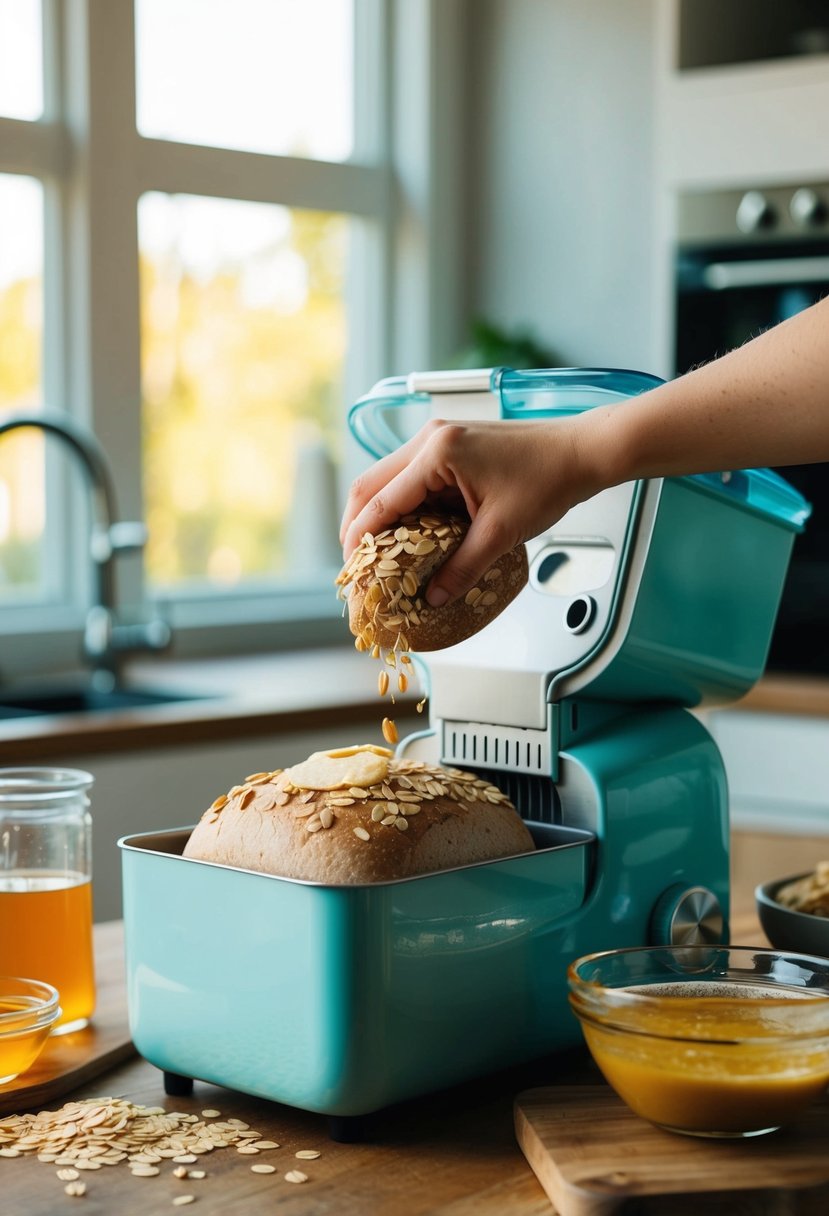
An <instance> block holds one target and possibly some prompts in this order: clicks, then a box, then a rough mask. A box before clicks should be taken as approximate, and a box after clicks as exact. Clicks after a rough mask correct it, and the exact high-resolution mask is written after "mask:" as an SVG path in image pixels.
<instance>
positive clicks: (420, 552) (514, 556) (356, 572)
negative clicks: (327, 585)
mask: <svg viewBox="0 0 829 1216" xmlns="http://www.w3.org/2000/svg"><path fill="white" fill-rule="evenodd" d="M468 531H469V520H468V519H465V518H462V517H461V516H458V515H441V514H440V513H439V512H434V513H433V512H431V511H429V512H422V513H414V514H412V515H405V516H404V517H403V518H402V519H401V520H400V521H399V523H398V524H396V525H395V526H394V527H392V528H387V529H386V530H385V531H383V532H378V534H377V535H376V536H373V535H372V534H371V533H370V532H366V533H365V535H364V536H363V538H362V540H361V541H360V543H359V545H358V546H357V548H356V549H355V550H354V552H353V553H352V554H351V557H350V558H349V560H348V562H347V563H346V565H345V566H344V567H343V569H342V570H341V572H340V574H339V576H338V578H337V583H338V584H339V585H340V587H341V588H342V591H341V594H342V595H344V596H347V598H348V623H349V626H350V628H351V632H352V633H353V634H354V636H355V637H356V639H357V645H358V648H359V649H361V650H371V649H374V648H377V647H379V648H380V649H381V650H397V651H404V652H405V651H409V650H417V651H425V650H442V649H444V647H446V646H454V645H455V644H456V643H457V642H462V641H463V640H464V638H468V637H471V636H472V634H473V633H477V632H478V630H480V629H483V628H484V626H485V625H488V624H489V622H490V621H492V620H494V619H495V617H496V616H498V614H499V613H501V612H503V610H504V609H505V608H506V607H507V605H508V604H509V603H510V602H511V601H512V600H513V599H515V597H516V595H517V594H518V592H519V591H520V590H521V589H522V587H524V586H525V584H526V582H527V578H528V576H529V571H528V566H527V551H526V549H525V548H524V546H523V545H516V547H515V548H514V549H512V550H510V552H509V553H506V554H505V555H504V556H503V557H501V558H499V559H498V561H496V562H494V563H493V564H492V565H491V566H490V568H489V569H488V570H487V571H486V572H485V573H484V574H483V576H482V577H481V578H480V579H479V580H478V582H477V583H476V584H475V586H474V587H472V588H470V590H469V591H468V592H467V593H466V596H465V597H464V598H462V599H459V600H455V601H454V602H453V603H451V604H445V605H444V606H443V607H441V608H433V607H432V606H431V605H430V604H428V603H427V601H426V600H425V598H424V592H425V590H426V587H427V586H428V584H429V581H430V580H431V578H432V575H433V574H434V573H435V571H436V570H437V569H438V567H439V566H441V565H442V564H443V563H444V562H445V561H446V560H447V559H448V558H450V557H451V556H452V554H453V553H454V552H455V550H456V549H457V548H458V546H459V545H460V543H461V541H462V540H463V538H464V537H465V536H466V533H467V532H468Z"/></svg>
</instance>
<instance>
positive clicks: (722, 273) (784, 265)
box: [702, 257, 829, 291]
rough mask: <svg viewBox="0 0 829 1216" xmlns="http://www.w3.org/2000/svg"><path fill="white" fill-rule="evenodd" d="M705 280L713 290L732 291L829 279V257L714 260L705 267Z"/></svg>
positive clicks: (703, 274) (706, 284)
mask: <svg viewBox="0 0 829 1216" xmlns="http://www.w3.org/2000/svg"><path fill="white" fill-rule="evenodd" d="M702 281H703V283H704V285H705V286H706V287H707V288H708V289H709V290H710V291H729V290H730V289H732V288H734V287H773V286H775V285H776V284H778V283H792V284H794V283H820V282H829V257H822V258H769V260H768V261H761V260H759V259H758V260H756V261H750V262H710V263H709V264H708V265H707V266H706V267H705V268H704V269H703V272H702Z"/></svg>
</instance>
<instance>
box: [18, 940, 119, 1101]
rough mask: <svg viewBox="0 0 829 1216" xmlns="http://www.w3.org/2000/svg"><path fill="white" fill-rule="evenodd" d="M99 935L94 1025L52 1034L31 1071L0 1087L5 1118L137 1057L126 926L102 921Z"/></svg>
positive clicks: (67, 1091) (63, 1092)
mask: <svg viewBox="0 0 829 1216" xmlns="http://www.w3.org/2000/svg"><path fill="white" fill-rule="evenodd" d="M93 936H94V943H95V979H96V984H97V1003H96V1009H95V1015H94V1017H93V1020H92V1023H91V1024H90V1025H89V1026H87V1027H86V1029H85V1030H77V1031H75V1033H74V1034H63V1035H57V1036H52V1037H50V1038H49V1039H48V1040H47V1043H46V1046H45V1047H44V1049H43V1051H42V1052H41V1054H40V1055H39V1056H38V1058H37V1059H36V1060H35V1062H34V1064H33V1065H32V1067H31V1068H30V1069H28V1071H27V1072H24V1073H23V1074H22V1075H21V1076H19V1077H18V1078H17V1080H15V1081H10V1082H9V1084H8V1085H2V1086H0V1118H2V1116H3V1115H12V1114H19V1113H21V1112H22V1111H25V1110H31V1109H33V1108H34V1107H43V1106H46V1105H48V1104H49V1103H50V1102H53V1101H55V1100H56V1099H57V1098H61V1097H63V1095H64V1094H67V1093H69V1092H70V1090H73V1089H76V1088H77V1086H79V1085H81V1084H82V1083H83V1082H84V1081H88V1080H90V1079H91V1078H93V1077H96V1076H98V1075H99V1074H100V1073H102V1072H106V1070H107V1069H108V1068H111V1067H112V1066H113V1065H115V1064H118V1063H120V1061H121V1060H125V1059H127V1058H128V1057H129V1056H132V1055H135V1048H134V1047H133V1045H132V1042H131V1040H130V1032H129V1025H128V1020H127V989H126V979H125V975H124V929H123V925H122V924H121V922H120V921H110V922H109V923H107V924H102V925H96V926H95V928H94V930H93Z"/></svg>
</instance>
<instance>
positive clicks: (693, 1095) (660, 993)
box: [567, 946, 829, 1137]
mask: <svg viewBox="0 0 829 1216" xmlns="http://www.w3.org/2000/svg"><path fill="white" fill-rule="evenodd" d="M567 978H568V985H569V999H570V1005H571V1007H572V1009H573V1011H574V1013H575V1014H576V1016H577V1017H578V1019H579V1021H580V1023H581V1028H582V1032H583V1034H584V1038H585V1041H586V1042H587V1046H588V1048H589V1049H590V1053H591V1055H592V1056H593V1059H594V1060H595V1062H596V1064H597V1065H598V1066H599V1068H600V1069H601V1071H602V1073H603V1074H604V1077H605V1079H606V1080H607V1081H608V1083H609V1084H610V1085H611V1087H612V1088H613V1089H614V1090H615V1091H616V1093H617V1094H618V1095H619V1097H620V1098H622V1100H623V1101H624V1102H626V1103H627V1105H628V1106H629V1107H630V1108H631V1110H633V1111H634V1112H635V1113H636V1114H637V1115H640V1116H641V1117H642V1118H644V1119H647V1120H649V1121H650V1122H651V1123H655V1124H656V1125H657V1126H659V1127H662V1128H665V1129H666V1130H668V1131H673V1132H681V1133H683V1134H685V1135H690V1136H711V1137H746V1136H760V1135H763V1134H765V1133H767V1132H773V1131H777V1129H778V1128H780V1127H782V1126H783V1125H784V1124H787V1123H790V1122H792V1120H794V1119H796V1118H797V1117H798V1116H799V1115H800V1114H801V1113H802V1112H803V1111H804V1110H805V1109H806V1108H807V1107H808V1106H809V1105H810V1104H811V1103H812V1102H814V1101H815V1100H816V1099H817V1098H819V1097H820V1095H821V1094H822V1093H823V1092H824V1091H825V1090H826V1087H827V1084H829V959H823V958H817V957H812V956H810V955H804V954H790V953H786V952H785V951H779V950H763V949H759V948H754V947H751V946H651V947H642V948H633V949H625V950H609V951H605V952H603V953H600V954H588V955H585V956H584V957H583V958H579V959H576V961H575V962H574V963H572V964H571V966H570V968H569V971H568V976H567Z"/></svg>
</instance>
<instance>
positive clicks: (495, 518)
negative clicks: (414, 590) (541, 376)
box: [340, 417, 598, 608]
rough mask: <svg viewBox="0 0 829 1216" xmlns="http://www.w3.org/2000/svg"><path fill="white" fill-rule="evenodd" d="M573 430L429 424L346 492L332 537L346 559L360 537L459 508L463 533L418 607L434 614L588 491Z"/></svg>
mask: <svg viewBox="0 0 829 1216" xmlns="http://www.w3.org/2000/svg"><path fill="white" fill-rule="evenodd" d="M578 422H579V420H578V418H575V417H574V418H561V419H556V420H554V421H545V422H524V421H516V422H512V421H501V422H464V423H460V422H451V421H444V420H441V419H434V420H432V421H431V422H429V423H427V424H426V425H425V426H424V427H423V428H422V429H421V430H420V431H418V433H417V434H416V435H415V436H414V437H413V438H412V439H410V440H409V441H408V443H405V444H403V446H402V447H400V448H399V449H398V450H397V451H396V452H392V453H391V454H390V455H389V456H386V457H384V459H383V460H380V461H378V462H377V464H375V465H373V466H372V467H371V468H370V469H368V470H367V471H366V472H365V473H364V474H363V475H362V476H361V477H358V478H357V480H356V481H355V482H354V484H353V485H352V487H351V492H350V494H349V497H348V502H347V504H346V508H345V513H344V515H343V522H342V526H341V529H340V540H341V542H342V544H343V551H344V555H345V557H346V558H348V556H349V555H350V554H351V552H352V551H353V549H354V548H355V546H356V545H357V543H358V542H359V540H360V537H361V536H362V535H363V534H364V533H365V532H371V533H375V534H376V533H377V532H381V531H382V530H383V528H386V527H388V526H389V525H390V524H392V523H393V522H394V521H395V520H397V519H399V518H400V516H401V515H405V514H407V513H408V512H409V511H414V510H415V509H416V508H417V507H419V506H421V504H423V503H424V502H425V501H434V500H436V499H437V500H438V501H440V502H441V503H442V504H443V505H447V502H448V503H450V504H452V505H454V506H455V507H456V508H457V507H458V506H460V505H461V504H462V505H463V506H464V507H465V509H466V511H467V513H468V515H469V517H470V519H471V521H472V523H471V526H470V528H469V532H468V533H467V536H466V538H465V539H464V541H463V543H462V544H461V545H460V547H459V548H458V549H457V551H456V552H455V553H454V554H453V556H452V557H451V558H449V560H448V561H446V562H445V564H444V565H443V566H441V568H440V569H439V570H438V572H437V573H436V575H435V576H434V578H433V579H432V581H431V583H430V584H429V587H428V589H427V591H426V599H427V600H428V602H429V603H430V604H432V605H433V607H436V608H439V607H440V606H441V605H442V604H445V603H448V602H449V601H450V600H454V599H457V598H458V597H459V596H462V595H464V594H465V593H466V592H467V591H468V590H469V588H470V587H472V586H474V585H475V583H476V582H477V581H478V580H479V579H480V578H481V577H482V575H483V574H484V573H485V571H486V570H488V569H489V567H490V566H491V565H492V563H493V562H494V561H496V560H497V559H498V558H499V557H501V556H502V554H504V553H506V552H508V551H509V550H510V549H513V548H514V547H515V546H516V545H518V544H520V543H522V542H523V541H526V540H529V539H531V537H533V536H537V535H538V533H539V532H542V531H543V530H544V529H545V528H548V527H550V526H551V525H552V524H553V523H555V521H556V520H558V519H560V518H561V516H562V515H564V513H565V512H566V511H568V510H569V508H570V507H571V506H573V504H574V503H575V502H579V501H581V499H583V498H586V497H588V496H589V494H590V493H592V492H593V489H594V487H592V486H588V484H587V480H588V479H587V476H586V473H585V471H584V469H583V468H582V463H583V462H582V461H581V459H580V455H579V454H580V451H581V448H582V444H581V443H580V428H579V425H578ZM595 488H598V487H595Z"/></svg>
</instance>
